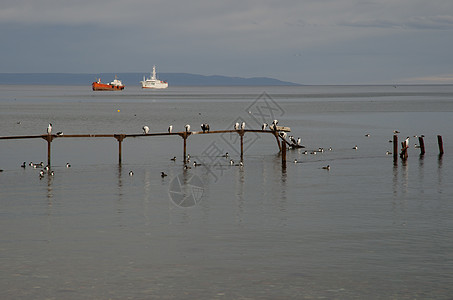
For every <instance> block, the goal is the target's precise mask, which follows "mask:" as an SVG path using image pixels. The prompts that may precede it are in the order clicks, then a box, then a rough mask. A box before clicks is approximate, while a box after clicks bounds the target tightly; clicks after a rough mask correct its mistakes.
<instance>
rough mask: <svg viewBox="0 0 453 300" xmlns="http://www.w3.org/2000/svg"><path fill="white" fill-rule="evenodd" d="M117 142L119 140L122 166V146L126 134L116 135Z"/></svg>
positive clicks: (119, 158) (119, 160) (119, 159)
mask: <svg viewBox="0 0 453 300" xmlns="http://www.w3.org/2000/svg"><path fill="white" fill-rule="evenodd" d="M113 136H114V137H115V138H116V139H117V140H118V164H120V165H121V162H122V149H121V148H122V147H121V144H122V142H123V140H124V138H125V137H126V135H124V134H115V135H113Z"/></svg>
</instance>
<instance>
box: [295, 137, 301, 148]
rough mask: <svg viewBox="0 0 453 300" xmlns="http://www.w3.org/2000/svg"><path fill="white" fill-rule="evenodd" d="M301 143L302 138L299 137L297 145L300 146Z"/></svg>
mask: <svg viewBox="0 0 453 300" xmlns="http://www.w3.org/2000/svg"><path fill="white" fill-rule="evenodd" d="M301 143H302V140H301V138H297V142H296V144H297V146H300V144H301Z"/></svg>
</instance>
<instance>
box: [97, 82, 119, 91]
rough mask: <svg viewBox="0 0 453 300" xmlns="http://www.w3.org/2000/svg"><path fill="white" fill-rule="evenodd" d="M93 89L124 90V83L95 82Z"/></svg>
mask: <svg viewBox="0 0 453 300" xmlns="http://www.w3.org/2000/svg"><path fill="white" fill-rule="evenodd" d="M92 88H93V91H121V90H124V85H112V84H106V83H98V82H93V84H92Z"/></svg>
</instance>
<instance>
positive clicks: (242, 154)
mask: <svg viewBox="0 0 453 300" xmlns="http://www.w3.org/2000/svg"><path fill="white" fill-rule="evenodd" d="M239 135H240V136H241V161H244V130H242V132H241V133H240V134H239Z"/></svg>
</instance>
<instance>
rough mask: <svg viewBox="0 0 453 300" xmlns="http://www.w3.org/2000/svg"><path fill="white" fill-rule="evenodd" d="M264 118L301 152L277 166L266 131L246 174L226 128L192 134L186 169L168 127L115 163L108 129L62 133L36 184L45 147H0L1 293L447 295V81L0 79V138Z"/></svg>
mask: <svg viewBox="0 0 453 300" xmlns="http://www.w3.org/2000/svg"><path fill="white" fill-rule="evenodd" d="M273 119H278V120H279V125H282V126H289V127H290V128H291V133H290V134H291V135H294V136H295V137H296V138H297V137H301V138H302V144H304V145H305V146H306V149H299V150H290V151H288V152H287V160H288V163H287V167H286V169H284V168H282V163H281V156H280V155H279V150H278V146H277V143H276V141H275V138H274V137H273V136H272V135H270V134H254V133H247V134H246V135H245V137H244V142H245V144H244V148H245V154H244V166H243V167H239V166H236V165H233V166H231V165H230V163H229V159H230V158H231V159H233V160H234V161H235V162H236V163H238V162H239V160H240V152H239V151H240V144H239V140H238V136H237V134H229V133H228V134H211V135H193V136H190V137H189V138H188V139H187V151H188V153H189V154H190V156H191V158H190V160H191V163H192V162H193V161H197V162H198V163H201V164H202V165H201V166H197V167H193V166H192V168H191V169H188V170H184V168H183V162H182V151H183V140H182V139H181V138H180V137H179V136H162V137H137V138H132V137H128V138H126V139H125V140H124V141H123V143H122V152H123V155H122V164H121V165H119V164H118V142H117V140H116V139H114V138H102V139H87V138H57V139H55V140H54V141H53V142H52V169H53V170H54V172H55V175H54V176H53V177H52V176H49V175H45V176H44V177H43V178H42V179H40V177H39V169H33V168H32V167H29V166H28V163H29V162H35V163H38V162H41V161H44V162H46V161H47V143H46V141H44V140H42V139H29V140H0V154H1V156H0V169H2V170H3V172H1V173H0V228H1V229H0V233H1V234H0V269H1V272H0V298H1V299H291V298H292V299H452V297H453V171H452V169H453V155H452V153H453V127H452V125H453V86H397V87H394V86H301V87H170V88H169V89H168V90H164V91H149V90H141V89H140V88H139V87H126V89H125V90H124V91H122V92H93V91H91V90H90V87H81V86H75V87H74V86H66V87H58V86H35V87H33V86H26V87H22V86H14V85H3V86H1V85H0V136H10V135H39V134H45V133H46V127H47V124H48V123H49V122H51V123H52V124H53V130H54V132H57V131H62V132H63V133H64V134H66V135H68V134H113V133H127V134H132V133H141V132H142V129H141V128H142V126H144V125H148V126H149V127H150V128H151V130H150V131H151V132H166V130H167V127H168V125H169V124H172V125H173V128H174V131H182V130H183V128H184V125H185V124H190V125H191V128H192V130H196V131H198V130H200V124H201V123H204V122H206V123H209V124H210V127H211V130H223V129H232V128H233V124H234V123H235V122H238V121H239V122H240V121H245V122H246V127H247V128H248V129H258V128H260V126H261V123H262V122H263V121H267V123H271V122H272V120H273ZM393 130H399V131H400V133H399V140H400V141H402V140H404V139H405V138H406V137H407V136H409V137H410V149H409V158H408V160H407V161H406V162H402V161H401V160H398V162H397V164H395V165H394V163H393V157H392V155H386V151H392V144H391V143H389V140H391V139H392V137H393ZM365 134H370V136H369V137H366V136H365ZM422 134H423V135H424V136H425V147H426V154H425V155H424V156H423V157H420V156H419V153H420V151H419V149H417V148H415V147H414V146H415V144H418V143H419V142H418V139H417V138H414V135H418V136H420V135H422ZM437 135H441V136H442V137H443V141H444V151H445V154H444V155H443V156H441V157H439V155H438V153H439V150H438V146H437ZM355 145H357V146H358V149H357V150H354V149H352V148H353V147H354V146H355ZM320 147H322V148H324V150H325V151H324V152H322V153H319V152H318V153H317V154H316V155H315V154H304V150H308V151H309V152H311V151H313V150H318V148H320ZM329 147H331V148H332V150H331V151H329V150H328V149H329ZM226 152H228V153H229V156H230V157H229V158H228V159H227V158H224V157H222V155H223V154H224V153H226ZM173 156H176V157H177V159H176V161H172V160H170V158H172V157H173ZM295 159H297V160H298V163H294V162H293V161H294V160H295ZM24 161H25V162H26V163H27V167H26V168H25V169H23V168H21V167H20V165H21V164H22V163H23V162H24ZM68 162H69V163H70V164H71V167H70V168H66V166H65V165H66V163H68ZM326 165H330V167H331V169H330V170H325V169H322V167H323V166H326ZM130 171H133V173H134V174H133V176H130V175H129V172H130ZM162 171H163V172H165V173H167V174H168V176H166V177H164V178H162V177H161V175H160V174H161V172H162Z"/></svg>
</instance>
